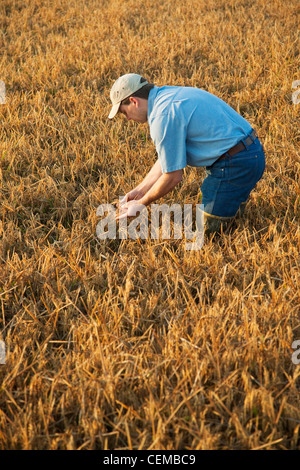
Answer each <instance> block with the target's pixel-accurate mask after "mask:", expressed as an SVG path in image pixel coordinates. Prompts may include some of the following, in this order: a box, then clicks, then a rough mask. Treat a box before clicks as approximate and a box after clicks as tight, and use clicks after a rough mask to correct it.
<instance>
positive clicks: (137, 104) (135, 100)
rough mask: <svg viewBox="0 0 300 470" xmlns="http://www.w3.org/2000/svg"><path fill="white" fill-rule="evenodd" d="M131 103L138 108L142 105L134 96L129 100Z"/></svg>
mask: <svg viewBox="0 0 300 470" xmlns="http://www.w3.org/2000/svg"><path fill="white" fill-rule="evenodd" d="M129 101H130V103H133V104H134V105H135V106H136V107H138V106H139V104H140V102H139V99H138V98H135V97H134V96H131V97H130V98H129Z"/></svg>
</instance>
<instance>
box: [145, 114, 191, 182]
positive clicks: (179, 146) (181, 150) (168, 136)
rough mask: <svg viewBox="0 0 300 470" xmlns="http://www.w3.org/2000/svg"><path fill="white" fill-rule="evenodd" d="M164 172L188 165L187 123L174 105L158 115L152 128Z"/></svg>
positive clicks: (153, 138)
mask: <svg viewBox="0 0 300 470" xmlns="http://www.w3.org/2000/svg"><path fill="white" fill-rule="evenodd" d="M150 134H151V138H152V140H153V142H154V145H155V147H156V151H157V154H158V158H159V161H160V164H161V168H162V172H163V173H170V172H171V171H176V170H182V169H183V168H185V167H186V165H187V156H186V125H185V120H184V119H182V118H181V116H180V113H179V110H176V109H175V108H174V106H172V107H171V109H170V110H169V111H168V112H167V113H164V114H161V115H159V116H156V117H155V119H154V121H153V123H152V126H151V128H150Z"/></svg>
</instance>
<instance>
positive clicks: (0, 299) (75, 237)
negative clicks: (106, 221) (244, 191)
mask: <svg viewBox="0 0 300 470" xmlns="http://www.w3.org/2000/svg"><path fill="white" fill-rule="evenodd" d="M299 16H300V7H299V2H298V1H297V0H290V1H289V2H288V3H287V2H284V1H283V0H274V1H271V0H253V1H251V2H250V1H249V0H229V1H225V0H214V1H213V0H205V1H204V0H191V1H187V2H182V1H179V0H172V1H171V0H165V1H158V0H151V1H150V0H143V1H139V0H135V1H133V0H110V1H109V0H69V1H68V0H1V2H0V51H1V52H0V80H1V82H2V83H4V84H5V92H6V93H5V100H4V99H3V96H2V102H1V104H0V119H1V127H0V179H1V184H0V191H1V192H0V201H1V218H0V235H1V238H0V341H1V343H0V345H1V347H2V350H0V356H1V354H2V356H1V357H2V361H0V362H1V364H0V449H2V450H8V449H11V450H18V449H22V450H75V449H76V450H187V451H188V450H190V451H196V450H226V449H227V450H228V449H230V450H248V449H252V450H258V449H264V450H271V449H273V450H274V449H276V450H296V449H297V450H299V449H300V435H299V428H300V398H299V392H300V367H299V364H300V345H299V346H298V349H296V347H295V344H296V343H295V342H297V341H299V340H300V315H299V311H300V285H299V279H300V273H299V264H300V263H299V248H300V227H299V216H300V205H299V202H300V190H299V181H300V159H299V144H300V132H299V117H300V103H297V101H298V100H297V97H298V91H299V88H300V84H299V85H297V84H295V82H296V81H298V80H300V54H299V53H300V46H299V44H300V43H299V39H300V37H299ZM129 72H135V73H139V74H141V75H143V76H145V77H146V78H147V79H148V80H149V81H151V82H153V83H155V84H156V85H158V86H161V85H165V84H168V85H183V86H196V87H199V88H203V89H205V90H207V91H210V92H212V93H214V94H215V95H217V96H219V97H220V98H222V99H224V100H225V101H226V102H227V103H229V104H230V105H231V106H232V107H233V108H234V109H236V110H237V111H238V112H240V113H241V114H242V115H243V116H244V117H245V118H246V119H247V120H248V121H249V122H250V123H251V125H252V126H253V127H254V128H255V129H256V130H257V132H258V134H259V137H260V139H261V141H262V143H263V145H264V149H265V153H266V171H265V174H264V176H263V178H262V180H261V181H260V182H259V183H258V185H257V187H256V189H255V190H254V191H253V193H252V194H251V197H250V199H249V201H248V204H247V206H246V211H245V214H244V217H243V218H237V219H236V220H235V221H234V223H233V224H232V225H231V227H229V228H228V229H226V230H225V231H224V233H222V234H221V235H220V236H215V237H205V240H204V244H203V247H202V248H201V249H200V250H195V251H187V250H186V249H185V240H176V239H169V240H166V239H158V240H155V239H151V238H148V239H146V240H141V239H137V240H132V239H128V240H123V239H120V238H118V237H117V238H116V239H115V240H100V239H99V238H98V237H97V235H96V227H97V224H98V223H99V217H98V216H97V215H96V210H97V207H98V206H99V205H100V204H104V203H111V202H112V201H114V200H117V199H118V198H119V196H121V195H124V194H125V193H126V192H128V191H129V190H130V189H132V188H133V187H134V186H136V185H137V184H138V183H139V182H140V181H141V180H142V179H143V177H144V176H145V175H146V173H147V172H148V171H149V169H150V168H151V166H152V165H153V163H154V162H155V159H156V154H155V148H154V146H153V143H152V141H151V138H150V134H149V129H148V126H147V124H144V125H140V124H137V123H134V122H126V121H125V120H124V119H123V118H122V117H121V116H120V117H118V118H117V119H115V120H113V121H110V120H108V118H107V117H108V113H109V111H110V107H111V103H110V99H109V92H110V88H111V86H112V84H113V82H114V81H115V80H116V79H117V78H118V77H119V76H120V75H123V74H125V73H129ZM293 84H294V85H293ZM293 86H294V87H293ZM203 178H204V170H203V169H195V168H186V169H185V173H184V178H183V181H182V183H181V184H180V186H177V187H176V188H175V189H174V191H172V192H171V193H169V194H168V195H167V196H165V198H164V199H163V201H161V202H164V203H166V204H173V203H179V204H188V203H189V204H194V205H195V204H197V203H198V202H199V201H200V200H201V192H200V186H201V181H202V180H203ZM297 344H298V343H297ZM297 344H296V346H297ZM4 347H5V351H4V349H3V348H4ZM297 350H298V351H299V352H298V353H297ZM4 352H5V354H4ZM4 356H5V357H4Z"/></svg>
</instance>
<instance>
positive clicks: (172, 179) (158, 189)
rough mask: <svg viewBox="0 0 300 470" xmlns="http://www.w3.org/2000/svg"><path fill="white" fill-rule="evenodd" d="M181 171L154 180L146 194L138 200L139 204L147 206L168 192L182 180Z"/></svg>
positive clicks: (165, 174) (162, 175)
mask: <svg viewBox="0 0 300 470" xmlns="http://www.w3.org/2000/svg"><path fill="white" fill-rule="evenodd" d="M182 173H183V171H182V170H177V171H173V172H171V173H164V174H161V176H160V177H159V178H158V179H157V180H156V182H155V183H154V184H153V185H152V186H151V188H150V189H149V190H148V191H147V192H146V194H145V195H144V196H143V197H142V198H141V199H140V201H139V202H140V203H141V204H144V205H145V206H148V205H149V204H151V203H152V202H154V201H156V200H157V199H159V198H161V197H162V196H164V195H165V194H167V193H168V192H170V191H171V190H172V189H173V188H175V186H176V185H177V184H178V183H180V181H181V179H182Z"/></svg>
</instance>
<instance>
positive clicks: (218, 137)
mask: <svg viewBox="0 0 300 470" xmlns="http://www.w3.org/2000/svg"><path fill="white" fill-rule="evenodd" d="M148 123H149V127H150V135H151V138H152V140H153V142H154V144H155V147H156V150H157V153H158V158H159V160H160V164H161V167H162V171H163V173H169V172H171V171H175V170H181V169H183V168H184V167H185V166H187V165H190V166H196V167H202V166H210V165H212V164H213V163H214V162H215V161H216V160H217V159H218V157H220V156H221V155H222V154H223V153H225V152H227V150H229V149H230V148H231V147H233V146H234V145H236V144H237V143H238V142H239V141H240V140H241V139H243V138H245V137H246V136H247V135H248V134H249V133H250V132H251V125H250V124H249V123H248V122H247V121H246V120H245V119H244V118H243V117H242V116H241V115H240V114H238V113H237V112H236V111H235V110H234V109H232V108H231V107H230V106H229V105H228V104H227V103H225V102H224V101H223V100H221V99H220V98H218V97H217V96H214V95H212V94H211V93H208V92H207V91H204V90H201V89H199V88H191V87H176V86H163V87H156V86H155V87H154V88H153V89H152V90H151V91H150V94H149V98H148Z"/></svg>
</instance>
